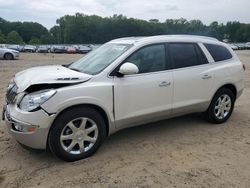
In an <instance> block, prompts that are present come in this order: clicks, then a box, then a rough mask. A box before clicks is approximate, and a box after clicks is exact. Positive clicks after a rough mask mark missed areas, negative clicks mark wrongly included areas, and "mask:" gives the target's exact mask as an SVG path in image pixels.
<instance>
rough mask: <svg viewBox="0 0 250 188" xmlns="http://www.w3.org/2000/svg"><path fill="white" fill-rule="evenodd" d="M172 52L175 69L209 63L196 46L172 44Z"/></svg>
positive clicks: (170, 46)
mask: <svg viewBox="0 0 250 188" xmlns="http://www.w3.org/2000/svg"><path fill="white" fill-rule="evenodd" d="M169 48H170V52H171V54H172V59H173V62H174V65H173V66H174V68H183V67H190V66H196V65H200V64H205V63H207V59H206V58H205V56H204V54H203V52H202V51H201V49H200V48H199V47H198V46H197V45H196V44H191V43H171V44H169Z"/></svg>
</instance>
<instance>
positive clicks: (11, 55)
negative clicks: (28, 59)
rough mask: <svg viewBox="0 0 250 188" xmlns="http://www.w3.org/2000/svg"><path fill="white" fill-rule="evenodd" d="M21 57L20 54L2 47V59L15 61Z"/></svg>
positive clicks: (0, 51)
mask: <svg viewBox="0 0 250 188" xmlns="http://www.w3.org/2000/svg"><path fill="white" fill-rule="evenodd" d="M18 57H19V52H18V51H16V50H12V49H8V48H6V47H5V46H4V45H0V59H6V60H13V59H17V58H18Z"/></svg>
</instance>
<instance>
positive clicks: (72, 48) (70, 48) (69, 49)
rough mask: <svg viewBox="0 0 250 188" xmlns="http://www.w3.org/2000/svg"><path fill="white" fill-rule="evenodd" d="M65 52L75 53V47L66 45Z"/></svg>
mask: <svg viewBox="0 0 250 188" xmlns="http://www.w3.org/2000/svg"><path fill="white" fill-rule="evenodd" d="M67 53H68V54H75V53H76V48H75V47H72V46H71V47H68V48H67Z"/></svg>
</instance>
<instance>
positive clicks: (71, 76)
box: [15, 65, 92, 93]
mask: <svg viewBox="0 0 250 188" xmlns="http://www.w3.org/2000/svg"><path fill="white" fill-rule="evenodd" d="M91 77H92V76H91V75H88V74H84V73H81V72H77V71H74V70H71V69H68V68H66V67H63V66H61V65H51V66H41V67H34V68H30V69H27V70H24V71H22V72H19V73H17V74H16V75H15V83H16V84H17V87H18V90H17V92H18V93H20V92H23V91H25V90H26V89H27V88H28V87H29V86H31V85H36V84H62V83H66V84H67V83H80V82H84V81H87V80H89V79H90V78H91Z"/></svg>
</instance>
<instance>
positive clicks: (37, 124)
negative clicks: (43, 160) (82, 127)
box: [2, 104, 54, 149]
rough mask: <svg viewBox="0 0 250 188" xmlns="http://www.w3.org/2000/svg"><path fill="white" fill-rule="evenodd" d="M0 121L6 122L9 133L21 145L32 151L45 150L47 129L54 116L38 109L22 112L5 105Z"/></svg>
mask: <svg viewBox="0 0 250 188" xmlns="http://www.w3.org/2000/svg"><path fill="white" fill-rule="evenodd" d="M2 119H3V120H4V121H5V122H6V125H7V129H8V131H9V133H10V134H11V135H12V136H13V137H14V138H15V139H16V140H17V141H18V142H19V143H21V144H23V145H25V146H28V147H30V148H34V149H46V146H47V138H48V134H49V128H50V126H51V124H52V122H53V120H54V115H49V114H47V113H46V112H45V111H44V110H42V109H40V110H38V111H35V112H24V111H22V110H20V109H19V108H18V107H17V106H16V105H14V104H13V105H12V104H11V105H10V104H9V105H5V106H4V108H3V113H2Z"/></svg>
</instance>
